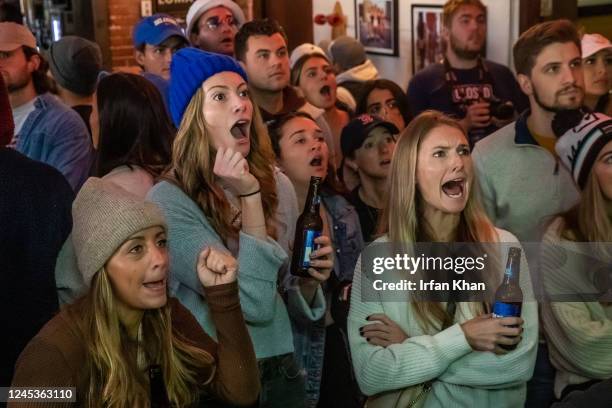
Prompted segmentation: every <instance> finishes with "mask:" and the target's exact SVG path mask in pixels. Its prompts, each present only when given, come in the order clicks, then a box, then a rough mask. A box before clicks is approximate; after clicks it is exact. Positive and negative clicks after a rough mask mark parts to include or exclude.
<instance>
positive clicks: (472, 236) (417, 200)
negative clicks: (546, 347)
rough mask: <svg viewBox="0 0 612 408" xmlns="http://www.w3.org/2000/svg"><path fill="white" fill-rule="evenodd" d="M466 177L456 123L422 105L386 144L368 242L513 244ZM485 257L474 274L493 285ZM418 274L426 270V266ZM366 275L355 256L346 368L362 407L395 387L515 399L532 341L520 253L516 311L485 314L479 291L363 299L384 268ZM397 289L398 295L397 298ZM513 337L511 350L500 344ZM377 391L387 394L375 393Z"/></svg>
mask: <svg viewBox="0 0 612 408" xmlns="http://www.w3.org/2000/svg"><path fill="white" fill-rule="evenodd" d="M474 176H475V175H474V167H473V164H472V159H471V156H470V149H469V145H468V139H467V137H466V135H465V132H464V131H463V129H462V127H461V126H460V125H459V123H458V122H456V121H454V120H452V119H450V118H448V117H447V116H445V115H443V114H442V113H440V112H435V111H426V112H423V113H422V114H420V115H419V116H417V117H416V118H415V119H414V120H413V121H412V122H411V123H410V124H409V125H408V127H407V128H406V129H405V130H404V132H403V133H402V134H401V135H400V138H399V140H398V142H397V144H396V148H395V152H394V155H393V159H392V161H391V170H390V173H389V179H388V183H389V193H388V197H387V203H386V206H385V209H384V212H383V214H384V215H383V217H384V218H383V220H382V221H383V223H384V229H385V233H386V235H384V236H383V237H381V238H379V239H377V240H376V241H374V242H375V243H384V242H389V243H394V244H397V245H395V246H401V245H406V244H411V243H417V242H441V243H450V242H473V243H481V244H479V247H482V243H495V242H499V243H512V245H513V246H520V244H519V243H518V241H517V239H516V238H515V237H514V236H513V235H512V234H510V233H509V232H507V231H504V230H501V229H497V228H495V227H494V226H493V224H492V223H491V221H490V220H489V219H488V218H487V216H486V214H485V212H484V210H483V209H482V206H481V204H480V203H479V200H478V196H477V191H475V189H476V187H477V184H476V182H475V180H474ZM390 247H391V245H390ZM504 255H505V254H504ZM493 258H494V259H495V262H496V263H494V264H492V266H493V268H487V269H485V272H484V273H482V274H481V276H480V278H481V279H482V281H484V282H485V283H486V285H487V287H488V288H489V290H492V291H495V288H497V286H498V285H499V283H500V282H501V280H502V271H503V267H504V264H502V262H504V261H505V259H503V258H504V257H503V256H502V257H499V256H498V257H493ZM497 262H499V264H498V263H497ZM497 265H499V268H496V267H495V266H497ZM487 271H488V272H489V273H486V272H487ZM389 273H392V272H389ZM418 273H420V274H427V273H430V274H431V275H430V276H428V277H427V279H429V277H431V278H434V274H432V272H430V271H418ZM467 273H468V272H466V274H467ZM472 273H474V274H475V272H474V271H472ZM494 273H498V274H499V276H492V275H493V274H494ZM451 275H454V271H451ZM373 276H374V275H372V272H371V271H369V270H368V269H365V268H364V269H362V264H361V260H359V261H358V262H357V266H356V268H355V275H354V280H353V293H352V298H351V308H350V312H349V320H348V333H349V339H350V347H351V352H352V353H351V354H352V357H353V366H354V369H355V373H356V374H357V379H358V381H359V385H360V387H361V390H362V391H363V392H364V393H365V394H366V395H369V396H373V398H372V400H371V401H369V402H368V405H370V404H371V406H373V407H379V406H383V405H382V404H381V403H378V404H377V401H378V402H380V401H381V400H384V398H385V397H389V395H391V396H393V395H398V397H399V393H400V392H404V393H406V394H407V395H409V398H410V399H412V400H417V404H416V405H411V406H418V407H449V406H453V407H466V408H467V407H492V406H495V407H508V408H510V407H519V406H523V404H524V400H525V395H526V383H527V380H528V379H529V378H531V375H532V373H533V368H534V364H535V357H536V346H537V339H538V317H537V305H536V303H535V302H534V301H527V299H529V300H531V299H533V290H532V287H531V281H530V277H529V272H528V270H527V263H526V261H525V258H524V256H523V258H522V259H521V273H520V286H521V289H522V291H523V294H524V296H525V299H526V301H525V302H524V303H523V307H522V317H505V318H491V315H490V314H489V312H490V310H491V306H490V305H489V304H488V303H486V301H485V298H484V296H483V300H482V301H480V302H453V301H449V302H439V301H434V300H430V299H433V298H431V297H430V298H429V299H427V298H422V297H421V298H420V300H417V299H419V298H416V297H415V296H416V295H417V294H415V293H413V292H410V291H405V292H399V293H395V292H394V293H390V292H386V293H385V291H382V290H379V291H376V290H374V291H370V292H367V293H371V296H369V295H368V296H366V299H364V298H363V292H362V289H366V290H367V289H368V288H370V289H371V288H372V287H373V281H374V279H383V280H384V279H385V277H386V276H390V275H385V274H383V275H375V276H376V278H373ZM400 276H401V275H400ZM415 282H416V283H417V284H418V280H417V281H415ZM404 294H405V301H403V302H402V301H398V299H397V296H402V295H404ZM393 296H395V297H393ZM366 300H367V301H366ZM386 300H392V301H386ZM512 326H514V327H512ZM514 345H517V346H516V348H515V349H514V350H513V351H506V349H504V347H508V346H510V347H512V346H514ZM384 392H390V393H391V394H386V396H385V395H378V396H377V394H380V393H384ZM395 393H396V394H395ZM402 406H403V405H402Z"/></svg>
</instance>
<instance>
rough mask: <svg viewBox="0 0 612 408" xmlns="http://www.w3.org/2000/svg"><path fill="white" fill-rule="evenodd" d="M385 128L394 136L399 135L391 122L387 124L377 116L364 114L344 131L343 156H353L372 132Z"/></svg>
mask: <svg viewBox="0 0 612 408" xmlns="http://www.w3.org/2000/svg"><path fill="white" fill-rule="evenodd" d="M377 127H384V128H385V129H387V130H388V131H389V132H391V134H392V135H396V134H398V133H399V130H398V128H397V127H396V126H395V125H394V124H393V123H391V122H386V121H384V120H381V119H379V118H377V117H375V116H371V115H368V114H367V113H364V114H363V115H359V116H357V117H356V118H354V119H352V120H351V121H350V122H349V123H348V125H346V126H345V127H344V129H342V134H341V136H340V147H341V149H342V155H343V156H345V157H346V156H351V155H352V154H353V152H354V151H355V150H357V149H359V148H360V147H361V145H362V144H363V142H364V141H365V140H366V139H367V138H368V135H369V134H370V132H371V131H372V130H373V129H375V128H377Z"/></svg>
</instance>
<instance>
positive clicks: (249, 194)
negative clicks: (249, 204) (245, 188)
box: [238, 188, 261, 198]
mask: <svg viewBox="0 0 612 408" xmlns="http://www.w3.org/2000/svg"><path fill="white" fill-rule="evenodd" d="M260 192H261V189H260V188H258V189H257V190H256V191H253V192H252V193H248V194H239V195H238V197H240V198H244V197H250V196H252V195H255V194H259V193H260Z"/></svg>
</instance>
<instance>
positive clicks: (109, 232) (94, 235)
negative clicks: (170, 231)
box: [72, 177, 167, 286]
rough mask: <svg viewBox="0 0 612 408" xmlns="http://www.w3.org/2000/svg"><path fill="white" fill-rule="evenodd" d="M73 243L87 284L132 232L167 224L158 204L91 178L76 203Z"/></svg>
mask: <svg viewBox="0 0 612 408" xmlns="http://www.w3.org/2000/svg"><path fill="white" fill-rule="evenodd" d="M72 219H73V227H72V244H73V245H74V252H75V254H76V258H77V264H78V266H79V270H80V272H81V275H82V276H83V281H84V282H85V284H86V285H87V286H89V285H90V283H91V279H92V278H93V276H94V275H95V274H96V272H98V271H99V270H100V269H102V267H103V266H104V264H106V262H107V261H108V259H109V258H110V257H111V256H112V255H113V254H114V253H115V251H116V250H117V249H118V248H119V247H120V246H121V244H123V243H124V242H125V241H126V240H127V238H128V237H130V236H131V235H132V234H134V233H136V232H138V231H141V230H143V229H146V228H149V227H154V226H156V225H159V226H162V227H164V228H165V229H167V228H166V221H165V220H164V217H163V215H162V212H161V210H160V209H159V208H158V207H157V205H155V204H153V203H151V202H148V201H144V200H143V199H141V198H139V197H138V196H136V195H134V194H132V193H130V192H128V191H127V190H125V189H123V188H121V187H119V186H118V185H116V184H114V183H112V182H110V181H105V180H102V179H99V178H96V177H91V178H89V179H88V180H87V181H86V182H85V184H83V187H81V190H80V191H79V194H78V195H77V196H76V198H75V200H74V203H73V204H72Z"/></svg>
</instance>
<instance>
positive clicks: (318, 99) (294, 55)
mask: <svg viewBox="0 0 612 408" xmlns="http://www.w3.org/2000/svg"><path fill="white" fill-rule="evenodd" d="M290 62H291V84H292V85H293V86H296V87H298V88H299V89H300V90H301V91H302V93H303V94H304V97H305V98H306V100H307V101H308V102H310V103H311V104H312V105H314V106H316V107H317V108H319V109H323V110H324V111H325V113H323V117H324V118H325V121H326V122H327V124H328V125H329V128H330V130H331V132H332V136H333V142H334V146H331V147H333V151H334V152H335V157H334V160H335V163H333V164H334V166H335V168H336V169H339V168H340V164H341V162H342V153H341V150H340V134H341V133H342V129H343V128H344V127H345V126H346V125H347V124H348V122H349V120H350V119H351V114H352V113H351V112H350V109H349V107H348V106H346V105H345V104H343V103H342V102H339V101H338V98H337V94H336V92H337V84H336V74H335V73H334V67H333V66H332V64H331V63H330V62H329V59H328V58H327V55H325V52H324V51H323V50H322V49H321V48H319V47H317V46H316V45H313V44H310V43H304V44H302V45H300V46H298V47H296V48H295V49H294V50H293V51H292V52H291V57H290Z"/></svg>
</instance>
